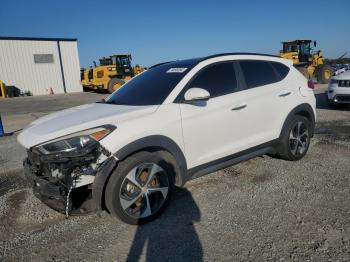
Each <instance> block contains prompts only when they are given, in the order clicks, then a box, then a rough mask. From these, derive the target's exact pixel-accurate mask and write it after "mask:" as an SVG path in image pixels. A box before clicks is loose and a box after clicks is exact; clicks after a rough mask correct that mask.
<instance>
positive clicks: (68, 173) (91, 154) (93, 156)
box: [23, 143, 111, 216]
mask: <svg viewBox="0 0 350 262" xmlns="http://www.w3.org/2000/svg"><path fill="white" fill-rule="evenodd" d="M27 153H28V158H26V159H25V160H24V163H23V164H24V169H25V173H26V175H27V177H28V178H29V180H30V182H31V183H32V186H33V191H34V194H35V195H36V196H37V197H38V198H39V199H40V200H41V201H42V202H44V203H46V204H47V205H49V206H50V207H52V208H53V209H55V210H57V211H59V212H61V213H65V214H66V216H68V215H78V214H86V213H90V212H92V211H95V210H96V206H95V203H94V201H93V200H92V187H91V185H92V183H93V182H94V180H95V176H96V173H97V171H98V169H99V168H100V167H101V166H102V165H103V163H104V162H106V160H107V159H108V157H109V156H110V155H111V154H110V153H109V152H108V151H107V150H106V149H104V148H103V147H102V146H101V145H100V144H99V143H94V144H92V145H91V146H88V147H84V148H83V149H81V150H79V151H73V152H63V153H55V154H49V155H45V154H42V153H41V152H40V151H39V150H37V149H36V148H35V147H34V148H31V149H29V150H27Z"/></svg>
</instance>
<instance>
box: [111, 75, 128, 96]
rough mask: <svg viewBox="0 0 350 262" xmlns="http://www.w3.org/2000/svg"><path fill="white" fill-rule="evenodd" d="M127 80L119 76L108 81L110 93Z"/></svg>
mask: <svg viewBox="0 0 350 262" xmlns="http://www.w3.org/2000/svg"><path fill="white" fill-rule="evenodd" d="M123 84H125V82H124V81H123V80H121V79H119V78H112V79H111V80H109V82H108V93H110V94H112V93H113V92H114V91H115V90H117V89H119V88H120V87H121V86H122V85H123ZM116 85H119V87H118V88H115V86H116Z"/></svg>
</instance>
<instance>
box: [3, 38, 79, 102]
mask: <svg viewBox="0 0 350 262" xmlns="http://www.w3.org/2000/svg"><path fill="white" fill-rule="evenodd" d="M0 80H1V81H2V82H4V83H5V85H6V86H14V87H16V88H18V89H20V91H21V92H22V93H25V92H28V91H29V92H30V93H31V94H33V95H45V94H48V93H49V92H50V89H52V91H53V92H54V94H61V93H70V92H82V91H83V89H82V86H81V85H80V64H79V56H78V47H77V39H71V38H31V37H0Z"/></svg>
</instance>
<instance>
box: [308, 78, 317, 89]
mask: <svg viewBox="0 0 350 262" xmlns="http://www.w3.org/2000/svg"><path fill="white" fill-rule="evenodd" d="M307 87H308V88H311V89H315V83H314V81H312V80H308V81H307Z"/></svg>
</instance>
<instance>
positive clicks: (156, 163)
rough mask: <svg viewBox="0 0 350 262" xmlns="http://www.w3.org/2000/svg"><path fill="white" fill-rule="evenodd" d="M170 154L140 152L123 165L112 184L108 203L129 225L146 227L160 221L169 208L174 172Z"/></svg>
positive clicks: (116, 171)
mask: <svg viewBox="0 0 350 262" xmlns="http://www.w3.org/2000/svg"><path fill="white" fill-rule="evenodd" d="M164 154H168V153H167V152H163V151H157V152H139V153H136V154H134V155H131V156H130V157H128V158H126V159H125V160H123V161H121V162H120V163H119V164H118V166H117V168H116V169H115V171H114V172H113V173H112V175H111V178H110V179H109V181H108V184H107V187H106V194H105V203H106V207H107V209H108V210H109V211H110V212H111V214H112V215H113V216H115V217H117V218H119V219H120V220H122V221H124V222H125V223H128V224H132V225H136V224H144V223H147V222H150V221H152V220H154V219H156V218H157V217H158V216H159V215H161V214H162V212H163V211H164V210H165V209H166V207H167V206H168V205H169V202H170V198H171V194H172V191H173V189H174V169H173V167H172V166H171V164H170V163H169V162H168V161H166V160H165V159H166V157H165V155H164Z"/></svg>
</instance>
